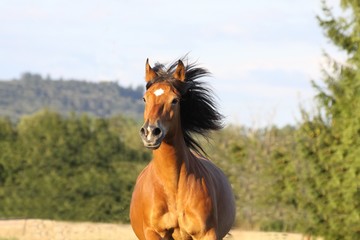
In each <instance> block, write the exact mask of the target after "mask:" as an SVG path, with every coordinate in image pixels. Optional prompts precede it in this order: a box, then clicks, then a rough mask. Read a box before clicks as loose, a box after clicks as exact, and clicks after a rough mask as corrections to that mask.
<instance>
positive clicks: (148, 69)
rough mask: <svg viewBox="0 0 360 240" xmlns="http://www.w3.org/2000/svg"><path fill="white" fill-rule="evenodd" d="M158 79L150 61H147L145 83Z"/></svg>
mask: <svg viewBox="0 0 360 240" xmlns="http://www.w3.org/2000/svg"><path fill="white" fill-rule="evenodd" d="M156 77H157V74H156V72H155V71H154V70H153V69H152V68H151V67H150V64H149V59H146V66H145V81H146V82H149V81H151V80H153V79H154V78H156Z"/></svg>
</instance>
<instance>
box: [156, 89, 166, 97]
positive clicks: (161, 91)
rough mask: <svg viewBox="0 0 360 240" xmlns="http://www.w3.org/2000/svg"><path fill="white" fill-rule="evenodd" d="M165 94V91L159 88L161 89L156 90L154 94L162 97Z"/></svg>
mask: <svg viewBox="0 0 360 240" xmlns="http://www.w3.org/2000/svg"><path fill="white" fill-rule="evenodd" d="M163 93H164V90H163V89H162V88H159V89H156V90H155V91H154V94H155V96H157V97H158V96H160V95H162V94H163Z"/></svg>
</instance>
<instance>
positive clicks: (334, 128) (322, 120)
mask: <svg viewBox="0 0 360 240" xmlns="http://www.w3.org/2000/svg"><path fill="white" fill-rule="evenodd" d="M341 7H342V9H343V15H341V16H335V15H334V14H333V11H332V10H331V9H330V8H329V7H328V6H327V4H326V2H325V1H323V16H318V21H319V24H320V26H321V27H322V28H323V30H324V33H325V36H326V37H327V38H328V39H329V40H330V41H331V43H333V44H334V45H335V46H337V47H338V48H339V49H340V50H342V51H343V52H345V53H346V56H347V60H346V61H345V62H344V63H340V62H337V61H336V60H334V59H331V57H330V56H328V55H326V56H327V58H328V63H329V65H328V67H327V68H324V69H323V82H324V86H323V87H322V86H320V85H319V84H316V83H315V82H313V86H314V87H315V88H316V90H317V91H318V94H317V100H318V101H317V107H318V109H317V112H316V113H315V114H314V116H310V114H308V113H306V112H303V113H304V114H303V116H304V122H303V123H302V125H301V126H300V128H299V132H298V133H299V135H298V140H299V150H300V154H301V156H302V157H303V158H304V164H303V167H302V170H303V173H304V174H303V179H302V180H303V183H304V184H305V185H306V187H304V188H303V191H302V194H301V195H299V202H300V204H301V206H302V207H303V208H304V209H305V211H304V213H303V214H304V215H303V219H304V222H303V225H302V226H303V230H304V231H306V232H307V233H310V234H316V235H321V236H324V237H325V238H326V239H345V240H347V239H348V240H350V239H351V240H355V239H360V224H359V223H360V48H359V44H360V1H359V0H342V1H341Z"/></svg>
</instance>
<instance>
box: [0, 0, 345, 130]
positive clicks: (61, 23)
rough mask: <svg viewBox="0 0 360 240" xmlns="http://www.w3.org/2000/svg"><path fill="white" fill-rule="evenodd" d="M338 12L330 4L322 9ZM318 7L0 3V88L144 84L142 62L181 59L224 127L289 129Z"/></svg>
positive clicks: (141, 1) (110, 0) (315, 33)
mask: <svg viewBox="0 0 360 240" xmlns="http://www.w3.org/2000/svg"><path fill="white" fill-rule="evenodd" d="M330 3H331V5H335V6H337V5H338V3H337V1H336V0H332V1H330ZM320 9H321V4H320V0H302V1H300V0H298V1H290V0H272V1H269V0H258V1H244V0H225V1H219V0H217V1H215V0H208V1H205V0H198V1H195V0H192V1H190V0H183V1H169V0H167V1H164V0H153V1H146V0H131V1H130V0H123V1H120V0H118V1H115V0H103V1H98V0H87V1H85V0H84V1H82V0H78V1H69V0H63V1H53V0H47V1H45V0H44V1H40V0H32V1H26V0H2V1H1V2H0V46H1V47H0V66H1V70H0V79H11V78H15V77H18V76H20V75H21V73H23V72H26V71H30V72H33V73H40V74H42V75H44V76H45V75H47V74H49V75H51V76H52V77H54V78H59V77H63V78H78V79H83V80H87V81H104V80H111V81H118V82H119V83H120V84H121V85H123V86H130V85H132V86H138V85H140V84H141V85H143V84H144V65H145V60H146V58H149V59H150V62H151V63H155V62H157V61H159V62H163V63H167V62H172V61H173V60H176V59H177V58H179V57H181V56H183V55H184V54H186V53H189V57H190V60H194V61H197V62H198V63H199V64H200V66H202V67H205V68H207V69H209V70H210V71H211V72H212V77H211V78H209V79H208V81H209V83H210V84H211V86H212V87H213V89H214V91H215V93H216V94H217V96H218V102H219V106H220V108H221V111H222V112H223V113H224V114H225V115H226V116H227V122H235V123H237V124H242V125H247V126H263V125H267V124H277V125H280V126H282V125H284V124H295V123H296V119H299V118H300V116H299V104H303V105H306V106H311V105H312V103H313V96H314V94H315V92H314V90H313V89H312V87H311V85H310V80H312V79H313V80H317V81H318V80H321V74H320V69H321V64H322V62H323V59H322V50H323V49H325V50H329V51H330V52H331V51H332V52H333V53H334V54H336V52H335V51H333V50H332V47H331V46H329V45H328V43H327V39H326V38H325V37H324V36H323V34H322V30H321V29H320V27H319V26H318V24H317V21H316V18H315V16H316V14H319V13H321V10H320Z"/></svg>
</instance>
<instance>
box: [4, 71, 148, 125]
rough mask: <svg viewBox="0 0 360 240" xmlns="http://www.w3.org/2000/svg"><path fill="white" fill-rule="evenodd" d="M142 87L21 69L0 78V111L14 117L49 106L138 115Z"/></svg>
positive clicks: (98, 113) (66, 110)
mask: <svg viewBox="0 0 360 240" xmlns="http://www.w3.org/2000/svg"><path fill="white" fill-rule="evenodd" d="M143 91H144V88H143V87H141V86H138V87H136V88H133V87H122V86H120V85H119V84H118V83H117V82H114V81H103V82H99V83H92V82H87V81H83V80H74V79H67V80H64V79H61V78H60V79H54V78H51V77H50V76H47V77H42V76H41V75H39V74H33V73H24V74H22V75H21V77H20V78H19V79H13V80H2V81H0V115H2V116H10V117H11V118H12V119H13V120H16V119H18V118H20V117H21V116H22V115H24V114H32V113H34V112H36V111H38V110H40V109H43V108H48V109H52V110H54V111H57V112H60V113H62V114H67V113H69V112H75V113H87V114H89V115H93V116H97V117H110V116H114V115H118V114H120V113H121V114H123V115H127V116H131V117H134V118H139V117H140V116H141V114H142V100H141V99H142V94H143Z"/></svg>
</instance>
